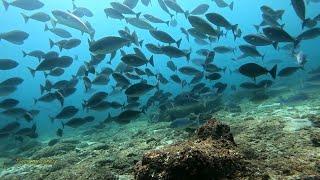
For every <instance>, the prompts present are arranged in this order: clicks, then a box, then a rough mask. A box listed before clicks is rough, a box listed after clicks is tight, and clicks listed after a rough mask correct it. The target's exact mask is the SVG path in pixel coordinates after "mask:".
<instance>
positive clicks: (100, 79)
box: [91, 74, 110, 85]
mask: <svg viewBox="0 0 320 180" xmlns="http://www.w3.org/2000/svg"><path fill="white" fill-rule="evenodd" d="M109 81H110V79H109V76H107V75H104V74H100V75H98V76H96V78H95V79H93V80H92V82H91V83H92V84H94V85H107V84H108V83H109Z"/></svg>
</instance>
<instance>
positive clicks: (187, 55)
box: [186, 51, 191, 62]
mask: <svg viewBox="0 0 320 180" xmlns="http://www.w3.org/2000/svg"><path fill="white" fill-rule="evenodd" d="M190 56H191V51H190V52H188V53H187V54H186V58H187V61H188V62H189V61H190Z"/></svg>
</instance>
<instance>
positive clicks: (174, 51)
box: [161, 46, 191, 61]
mask: <svg viewBox="0 0 320 180" xmlns="http://www.w3.org/2000/svg"><path fill="white" fill-rule="evenodd" d="M161 49H162V52H163V54H165V55H167V56H168V57H170V58H180V57H186V58H187V60H188V61H189V60H190V54H191V52H185V51H182V50H180V49H178V48H176V47H173V46H162V47H161Z"/></svg>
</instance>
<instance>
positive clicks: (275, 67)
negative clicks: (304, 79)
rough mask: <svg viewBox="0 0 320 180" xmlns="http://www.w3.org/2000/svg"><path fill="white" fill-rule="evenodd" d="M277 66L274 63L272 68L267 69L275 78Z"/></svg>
mask: <svg viewBox="0 0 320 180" xmlns="http://www.w3.org/2000/svg"><path fill="white" fill-rule="evenodd" d="M277 67H278V65H274V66H273V68H272V69H271V70H270V71H269V73H270V75H271V76H272V78H273V79H276V76H277Z"/></svg>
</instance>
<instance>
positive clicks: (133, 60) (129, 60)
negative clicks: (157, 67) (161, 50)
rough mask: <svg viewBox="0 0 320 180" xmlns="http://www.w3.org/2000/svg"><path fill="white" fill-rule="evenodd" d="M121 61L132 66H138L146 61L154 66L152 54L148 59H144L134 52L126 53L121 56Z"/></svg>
mask: <svg viewBox="0 0 320 180" xmlns="http://www.w3.org/2000/svg"><path fill="white" fill-rule="evenodd" d="M121 61H122V62H124V63H126V64H127V65H129V66H133V67H139V66H142V65H145V64H148V63H150V64H151V65H152V66H154V62H153V56H151V57H150V59H149V60H146V59H144V58H141V57H139V56H137V55H135V54H127V55H125V56H122V58H121Z"/></svg>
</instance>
